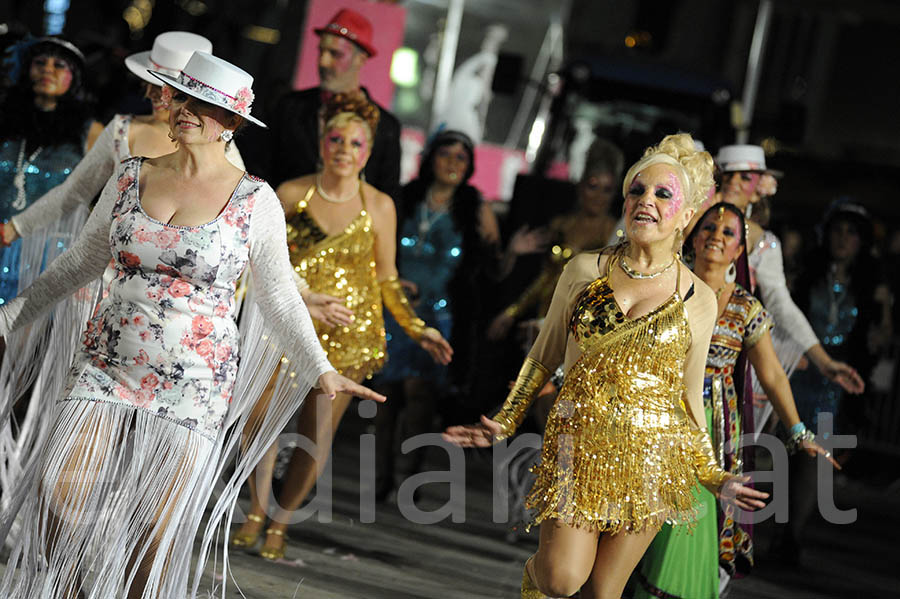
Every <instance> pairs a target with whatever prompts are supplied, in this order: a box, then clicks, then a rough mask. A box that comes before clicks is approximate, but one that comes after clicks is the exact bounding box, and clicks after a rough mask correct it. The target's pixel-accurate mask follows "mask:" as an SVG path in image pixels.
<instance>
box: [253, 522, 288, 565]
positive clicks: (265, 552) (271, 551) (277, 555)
mask: <svg viewBox="0 0 900 599" xmlns="http://www.w3.org/2000/svg"><path fill="white" fill-rule="evenodd" d="M266 534H267V535H275V536H277V537H280V538H281V545H279V546H278V547H263V548H262V549H261V550H260V552H259V555H260V556H261V557H262V558H263V559H267V560H269V561H270V562H277V561H278V560H280V559H281V558H283V557H284V549H285V547H286V546H287V540H285V538H284V531H283V530H277V529H274V528H269V529H266ZM266 540H268V539H266Z"/></svg>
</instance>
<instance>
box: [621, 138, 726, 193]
mask: <svg viewBox="0 0 900 599" xmlns="http://www.w3.org/2000/svg"><path fill="white" fill-rule="evenodd" d="M653 164H667V165H669V166H671V167H672V168H673V170H674V171H675V174H676V176H677V177H678V178H679V179H680V180H681V185H682V188H683V189H684V198H685V200H686V201H687V207H688V208H690V209H693V210H696V209H697V208H699V207H700V205H701V204H702V203H703V201H704V200H705V199H706V197H707V195H708V193H709V190H710V188H711V187H713V186H714V185H715V184H716V182H715V179H714V178H713V172H714V170H715V163H714V162H713V158H712V156H710V154H709V152H706V151H704V150H697V149H696V148H695V146H694V138H692V137H691V136H690V135H689V134H687V133H678V134H675V135H667V136H665V137H664V138H663V139H662V141H661V142H659V143H658V144H657V145H655V146H650V147H649V148H647V150H646V151H645V152H644V155H643V157H641V159H640V160H638V161H637V162H635V163H634V164H633V165H631V168H629V169H628V172H627V173H625V180H624V181H622V195H623V196H627V195H628V188H629V186H630V185H631V182H632V181H633V180H634V178H635V176H637V174H638V173H640V172H641V171H643V170H644V169H646V168H647V167H649V166H651V165H653Z"/></svg>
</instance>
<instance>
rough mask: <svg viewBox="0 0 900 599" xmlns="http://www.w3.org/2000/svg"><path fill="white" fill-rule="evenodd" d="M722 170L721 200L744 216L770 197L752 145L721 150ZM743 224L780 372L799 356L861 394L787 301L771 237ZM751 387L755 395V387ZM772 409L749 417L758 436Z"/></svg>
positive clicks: (854, 376) (772, 182) (761, 159)
mask: <svg viewBox="0 0 900 599" xmlns="http://www.w3.org/2000/svg"><path fill="white" fill-rule="evenodd" d="M716 158H717V162H718V164H719V167H720V168H721V170H722V189H721V197H722V201H724V202H728V203H729V204H734V205H735V206H736V207H737V208H738V209H740V210H741V211H743V212H744V213H745V214H748V215H750V214H751V213H752V210H753V206H754V204H756V203H758V202H759V201H760V200H761V199H762V198H769V197H772V196H773V195H774V194H775V191H776V189H777V182H776V179H775V176H774V174H775V173H774V171H770V170H767V169H766V162H765V160H766V157H765V153H764V152H763V149H762V147H760V146H754V145H734V146H724V147H723V148H721V149H720V150H719V154H718V156H717V157H716ZM746 222H747V247H748V248H749V254H748V256H747V259H748V261H749V264H750V274H751V287H752V288H751V289H750V291H752V292H754V293H756V294H758V295H759V296H760V297H761V298H762V301H763V304H764V305H765V306H766V309H767V310H768V311H769V313H770V314H771V315H772V318H773V320H774V321H775V325H776V326H775V328H774V329H773V332H772V340H773V342H774V344H775V351H776V353H777V355H778V358H779V360H780V361H781V364H782V367H783V368H784V370H785V372H787V373H788V375H789V376H790V374H791V373H793V371H794V368H796V366H797V363H798V362H799V361H800V359H801V358H802V357H803V356H804V355H805V356H806V357H807V358H808V359H809V361H810V362H812V363H813V364H815V366H816V368H818V369H819V371H820V372H821V373H822V374H823V375H824V376H825V377H826V378H828V379H829V380H831V381H833V382H835V383H837V384H839V385H840V386H841V387H843V388H844V390H846V391H848V392H850V393H861V392H862V391H863V389H864V388H865V383H864V382H863V380H862V378H860V376H859V374H858V373H857V372H856V370H854V369H853V368H852V367H851V366H850V365H848V364H846V363H845V362H840V361H837V360H834V359H833V358H832V357H831V356H830V355H829V354H828V352H827V351H826V350H825V348H824V347H823V346H822V344H821V343H820V341H819V338H818V337H817V336H816V333H815V331H814V330H813V328H812V326H810V324H809V321H808V320H807V319H806V317H805V316H804V315H803V312H801V311H800V309H799V308H798V307H797V305H796V304H795V303H794V300H793V299H791V295H790V291H788V287H787V280H786V279H785V276H784V259H783V258H782V255H781V243H780V242H779V240H778V238H777V237H776V236H775V234H774V233H772V232H771V231H767V230H764V229H763V228H762V227H761V226H759V225H758V224H757V223H755V222H753V221H752V220H750V219H749V218H747V220H746ZM754 388H755V389H756V391H757V392H761V391H762V390H761V388H760V386H759V384H758V383H756V382H754ZM771 410H772V406H771V404H769V403H765V404H763V405H762V406H761V407H760V408H758V409H757V411H756V412H757V413H756V415H755V417H754V428H755V430H756V431H760V430H761V429H762V427H763V426H764V425H765V423H766V420H767V419H768V417H769V414H770V413H771Z"/></svg>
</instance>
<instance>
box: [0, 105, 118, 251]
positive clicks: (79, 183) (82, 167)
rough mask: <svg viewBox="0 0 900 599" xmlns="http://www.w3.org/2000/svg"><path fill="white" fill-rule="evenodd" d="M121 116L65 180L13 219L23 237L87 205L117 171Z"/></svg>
mask: <svg viewBox="0 0 900 599" xmlns="http://www.w3.org/2000/svg"><path fill="white" fill-rule="evenodd" d="M118 120H119V118H118V117H116V118H114V119H113V120H111V121H110V122H109V124H108V125H106V127H105V128H104V129H103V132H102V133H101V134H100V136H99V137H98V138H97V141H96V142H95V143H94V145H93V147H91V150H90V152H88V153H87V154H86V155H85V156H84V158H82V159H81V162H79V163H78V164H77V165H76V166H75V170H73V171H72V173H71V174H70V175H69V176H68V177H66V179H65V181H63V182H62V183H60V184H59V185H57V186H56V187H54V188H53V189H51V190H50V191H48V192H47V193H45V194H44V195H43V196H41V197H40V198H39V199H38V200H37V201H35V202H34V203H33V204H32V205H31V206H29V207H28V208H26V209H25V210H24V211H23V212H21V213H19V214H17V215H15V216H13V217H12V218H11V219H10V220H11V221H12V224H13V226H15V228H16V231H18V232H19V235H20V236H22V237H28V236H30V235H32V234H33V233H34V232H35V230H37V229H40V228H42V227H46V226H47V225H50V224H52V223H54V222H56V221H58V220H60V219H61V218H62V217H63V216H65V215H66V214H69V213H70V212H72V210H74V209H75V208H77V207H78V206H79V205H84V206H87V205H89V204H90V203H91V200H93V199H94V197H96V195H97V194H98V193H99V192H100V190H102V189H103V185H104V184H105V183H106V181H107V180H108V179H109V178H110V177H111V176H113V174H115V171H116V162H117V160H116V149H115V145H114V141H115V128H116V127H117V126H118V125H117V121H118Z"/></svg>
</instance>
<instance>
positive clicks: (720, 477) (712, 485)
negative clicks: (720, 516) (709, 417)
mask: <svg viewBox="0 0 900 599" xmlns="http://www.w3.org/2000/svg"><path fill="white" fill-rule="evenodd" d="M691 425H692V426H691V429H692V431H691V432H692V434H691V446H692V449H693V453H694V467H695V468H696V469H697V478H698V479H699V480H700V484H701V485H703V486H704V487H706V488H707V489H708V490H709V492H711V493H712V494H713V495H716V496H718V494H719V489H720V487H721V486H722V485H723V484H724V483H725V481H727V480H728V479H729V478H731V475H730V474H729V473H728V472H726V471H725V470H723V469H722V467H721V466H719V462H718V461H717V460H716V454H715V453H714V452H713V447H712V440H711V439H710V438H709V431H708V430H707V429H706V427H704V428H696V427H695V426H693V422H692V423H691Z"/></svg>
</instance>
